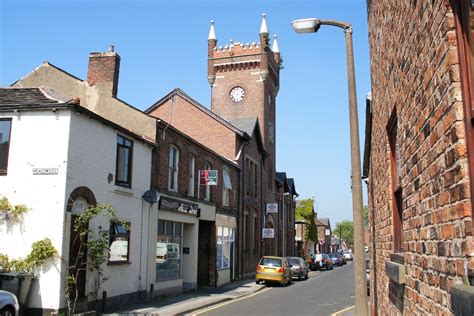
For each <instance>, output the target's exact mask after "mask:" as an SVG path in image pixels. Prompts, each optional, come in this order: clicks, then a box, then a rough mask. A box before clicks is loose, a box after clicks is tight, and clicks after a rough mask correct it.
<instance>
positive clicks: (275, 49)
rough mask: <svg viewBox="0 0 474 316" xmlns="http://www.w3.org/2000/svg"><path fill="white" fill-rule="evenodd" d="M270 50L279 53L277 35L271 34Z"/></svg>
mask: <svg viewBox="0 0 474 316" xmlns="http://www.w3.org/2000/svg"><path fill="white" fill-rule="evenodd" d="M272 52H274V53H279V52H280V48H279V47H278V40H277V35H276V34H275V35H273V45H272Z"/></svg>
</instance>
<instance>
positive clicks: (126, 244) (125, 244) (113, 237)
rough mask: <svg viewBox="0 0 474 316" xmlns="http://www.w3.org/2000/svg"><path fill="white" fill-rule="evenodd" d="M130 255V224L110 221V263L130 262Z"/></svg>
mask: <svg viewBox="0 0 474 316" xmlns="http://www.w3.org/2000/svg"><path fill="white" fill-rule="evenodd" d="M129 256H130V224H129V223H127V224H126V225H124V224H121V223H115V222H111V223H110V240H109V263H114V262H128V261H129Z"/></svg>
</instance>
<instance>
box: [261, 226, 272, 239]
mask: <svg viewBox="0 0 474 316" xmlns="http://www.w3.org/2000/svg"><path fill="white" fill-rule="evenodd" d="M262 238H275V229H273V228H264V229H263V230H262Z"/></svg>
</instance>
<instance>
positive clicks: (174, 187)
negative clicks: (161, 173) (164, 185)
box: [168, 145, 179, 191]
mask: <svg viewBox="0 0 474 316" xmlns="http://www.w3.org/2000/svg"><path fill="white" fill-rule="evenodd" d="M178 162H179V150H178V148H176V147H175V146H173V145H171V146H170V154H169V158H168V190H170V191H178Z"/></svg>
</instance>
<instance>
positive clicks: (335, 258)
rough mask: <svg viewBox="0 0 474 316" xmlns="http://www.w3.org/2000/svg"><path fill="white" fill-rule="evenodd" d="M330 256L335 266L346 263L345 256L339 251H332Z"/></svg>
mask: <svg viewBox="0 0 474 316" xmlns="http://www.w3.org/2000/svg"><path fill="white" fill-rule="evenodd" d="M329 258H330V259H331V262H332V264H333V265H335V266H342V265H343V264H344V262H343V257H342V256H341V254H339V253H337V252H333V253H330V254H329Z"/></svg>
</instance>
